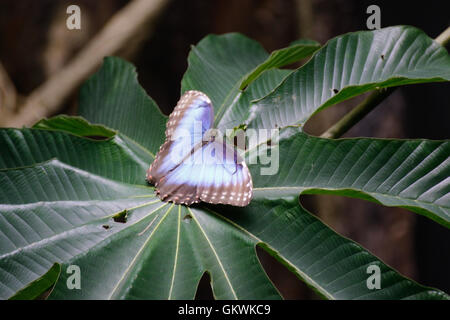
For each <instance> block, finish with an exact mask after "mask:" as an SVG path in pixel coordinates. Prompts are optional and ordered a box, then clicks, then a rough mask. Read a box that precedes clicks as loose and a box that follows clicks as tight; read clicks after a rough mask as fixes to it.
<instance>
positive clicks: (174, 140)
mask: <svg viewBox="0 0 450 320" xmlns="http://www.w3.org/2000/svg"><path fill="white" fill-rule="evenodd" d="M213 121H214V109H213V107H212V103H211V100H210V99H209V98H208V96H207V95H205V94H204V93H202V92H200V91H194V90H191V91H187V92H185V93H184V94H183V95H182V96H181V98H180V100H179V101H178V103H177V105H176V107H175V108H174V110H173V111H172V113H171V114H170V116H169V120H168V121H167V124H166V141H165V142H164V144H163V145H162V146H161V147H160V149H159V151H158V154H157V155H156V157H155V161H153V163H152V165H151V166H150V168H149V169H148V171H147V181H148V182H150V183H153V184H155V185H157V184H158V182H159V180H160V179H161V178H162V177H164V176H165V175H166V174H167V173H169V172H170V171H171V170H173V169H174V168H175V167H176V166H177V165H179V164H180V163H181V162H182V160H183V159H184V158H185V157H186V156H188V155H189V153H190V152H191V150H192V149H193V148H194V146H195V145H197V144H199V143H201V141H202V137H203V135H204V133H205V132H206V131H207V130H208V129H210V128H211V126H212V124H213Z"/></svg>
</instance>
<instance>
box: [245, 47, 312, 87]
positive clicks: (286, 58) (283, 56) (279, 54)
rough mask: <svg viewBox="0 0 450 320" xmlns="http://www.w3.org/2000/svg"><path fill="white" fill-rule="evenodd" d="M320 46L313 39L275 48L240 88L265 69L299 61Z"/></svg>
mask: <svg viewBox="0 0 450 320" xmlns="http://www.w3.org/2000/svg"><path fill="white" fill-rule="evenodd" d="M319 48H320V44H319V43H318V42H316V41H312V40H297V41H294V42H293V43H291V45H290V46H289V47H286V48H283V49H279V50H275V51H273V52H272V53H271V54H270V56H269V57H268V58H267V59H266V61H264V62H263V63H261V64H260V65H259V66H257V67H256V68H255V69H254V70H253V71H252V72H250V74H249V75H248V76H247V77H246V78H245V79H244V81H242V83H241V85H240V87H239V89H241V90H243V89H245V87H246V86H247V85H248V84H249V83H251V82H252V81H253V80H255V79H256V78H257V77H259V75H260V74H261V73H262V72H264V71H265V70H268V69H272V68H281V67H284V66H286V65H289V64H291V63H294V62H297V61H299V60H301V59H304V58H307V57H309V56H311V55H312V54H313V53H314V52H316V51H317V50H318V49H319Z"/></svg>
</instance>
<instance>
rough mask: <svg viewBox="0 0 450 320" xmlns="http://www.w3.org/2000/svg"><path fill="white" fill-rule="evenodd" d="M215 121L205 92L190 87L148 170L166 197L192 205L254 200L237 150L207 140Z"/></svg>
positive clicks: (169, 122)
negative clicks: (208, 132)
mask: <svg viewBox="0 0 450 320" xmlns="http://www.w3.org/2000/svg"><path fill="white" fill-rule="evenodd" d="M213 121H214V111H213V107H212V103H211V100H210V99H209V98H208V96H206V95H205V94H204V93H202V92H199V91H187V92H186V93H185V94H184V95H183V96H182V97H181V98H180V100H179V101H178V103H177V106H176V107H175V109H174V110H173V112H172V113H171V114H170V116H169V121H168V122H167V125H166V141H165V142H164V144H163V145H162V146H161V148H160V150H159V152H158V154H157V155H156V158H155V161H153V163H152V165H151V166H150V168H149V170H148V171H147V181H149V182H150V183H153V184H154V185H155V187H156V192H157V194H158V195H159V196H160V198H161V199H163V200H167V201H172V202H175V203H183V204H187V205H190V204H192V203H195V202H200V201H204V202H209V203H222V204H231V205H236V206H245V205H247V204H248V203H249V202H250V200H251V197H252V179H251V175H250V172H249V170H248V168H247V166H246V164H245V162H244V161H242V159H241V158H240V157H239V155H238V154H237V151H236V150H234V149H233V148H232V147H230V146H228V145H227V144H226V142H224V141H219V140H216V139H214V138H212V139H208V140H207V141H203V139H204V135H205V133H206V132H207V131H208V130H209V129H210V128H211V127H212V125H213ZM186 137H187V139H186Z"/></svg>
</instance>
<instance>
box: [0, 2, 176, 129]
mask: <svg viewBox="0 0 450 320" xmlns="http://www.w3.org/2000/svg"><path fill="white" fill-rule="evenodd" d="M168 2H169V1H168V0H151V1H150V0H134V1H132V2H130V3H129V4H127V5H126V6H125V7H124V8H123V9H121V10H120V11H119V12H118V13H116V14H115V15H114V16H113V17H112V18H111V19H110V20H109V21H108V22H107V23H106V25H105V26H104V27H103V29H102V30H101V31H100V32H99V33H98V34H97V35H96V36H95V37H94V38H92V40H90V41H89V43H88V44H87V45H86V47H85V48H83V50H81V52H80V53H79V54H78V55H77V56H75V57H74V58H73V59H72V60H71V61H70V62H69V63H68V64H67V65H66V66H65V67H64V68H63V69H61V70H60V71H58V72H57V73H55V74H54V75H53V76H51V77H50V78H49V79H48V80H47V81H46V82H44V83H43V84H42V85H41V86H39V87H38V88H36V89H35V90H34V91H33V92H32V93H31V94H30V95H29V96H28V98H27V99H26V101H25V103H24V105H23V106H22V107H21V108H20V110H19V111H18V113H17V114H13V113H9V114H8V112H6V113H5V112H3V116H2V117H1V119H0V125H2V126H8V127H21V126H30V125H33V124H34V123H35V122H36V121H37V120H39V119H41V118H43V117H46V116H49V115H51V114H53V113H55V112H56V111H58V109H59V108H60V107H61V105H62V103H63V102H64V100H65V99H66V98H67V97H68V96H69V95H70V94H71V93H72V92H73V91H74V90H75V89H76V88H77V87H78V86H79V85H80V84H81V83H82V81H83V80H84V79H86V78H87V77H88V76H89V75H90V74H91V73H92V72H93V71H94V70H95V68H97V66H98V65H99V64H100V63H101V62H102V59H103V57H105V56H108V55H111V54H114V53H116V52H117V51H118V50H119V49H121V48H123V47H124V46H126V45H127V43H128V42H129V41H130V39H132V38H133V36H134V35H135V34H137V33H138V32H139V31H140V29H141V28H142V27H144V26H145V25H146V23H148V22H149V21H151V20H153V19H155V18H156V17H157V16H158V15H159V13H160V12H161V11H162V9H163V8H164V7H165V5H166V4H167V3H168Z"/></svg>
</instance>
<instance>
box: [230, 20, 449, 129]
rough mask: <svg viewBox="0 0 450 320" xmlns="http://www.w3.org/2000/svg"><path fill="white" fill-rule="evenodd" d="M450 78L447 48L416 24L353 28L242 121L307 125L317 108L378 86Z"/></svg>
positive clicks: (257, 125)
mask: <svg viewBox="0 0 450 320" xmlns="http://www.w3.org/2000/svg"><path fill="white" fill-rule="evenodd" d="M448 80H450V56H449V55H448V53H447V51H446V50H445V49H444V48H443V47H441V46H440V45H439V44H438V43H436V42H434V41H433V40H432V39H430V38H429V37H427V36H426V35H425V33H423V32H422V31H420V30H418V29H416V28H413V27H404V26H401V27H390V28H385V29H381V30H376V31H361V32H355V33H349V34H346V35H343V36H340V37H337V38H334V39H332V40H330V41H329V42H328V43H327V44H326V45H325V46H324V47H322V48H321V49H320V50H319V51H317V53H316V54H315V55H314V57H313V58H312V59H311V60H310V61H309V62H308V63H306V64H305V65H304V66H303V67H301V68H300V69H298V70H297V71H295V72H293V73H292V74H290V75H289V77H288V78H286V79H285V80H284V81H283V83H282V84H281V85H280V86H279V87H277V88H276V89H275V90H274V91H273V92H272V93H271V94H269V95H267V96H266V97H264V98H263V99H261V100H259V101H254V103H253V104H252V107H251V109H252V113H251V116H250V117H248V118H246V119H240V121H241V122H242V121H243V122H245V123H247V124H248V125H249V127H255V128H273V127H275V126H278V127H285V126H288V125H301V126H302V125H304V123H305V122H306V121H307V120H308V119H309V118H310V117H311V116H312V115H313V114H314V113H316V112H317V111H319V110H321V109H324V108H326V107H328V106H331V105H334V104H336V103H339V102H341V101H343V100H346V99H349V98H351V97H354V96H356V95H360V94H362V93H364V92H368V91H370V90H373V89H375V88H383V87H391V86H398V85H405V84H413V83H423V82H435V81H448ZM222 121H226V122H228V121H229V120H228V119H224V120H222ZM235 125H236V124H235Z"/></svg>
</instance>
